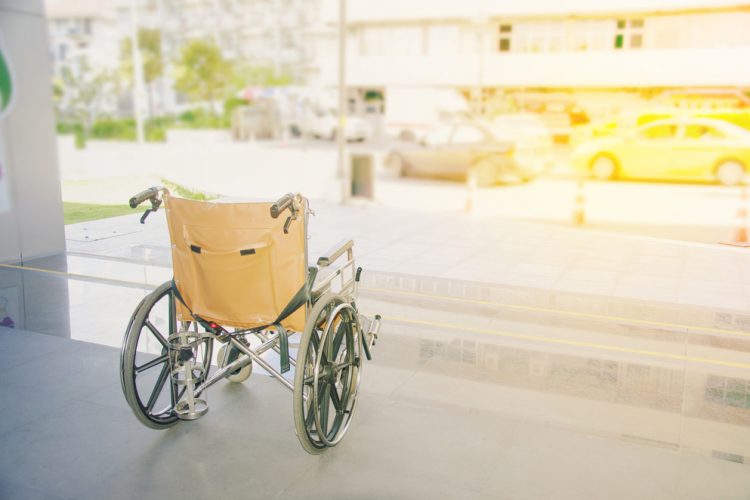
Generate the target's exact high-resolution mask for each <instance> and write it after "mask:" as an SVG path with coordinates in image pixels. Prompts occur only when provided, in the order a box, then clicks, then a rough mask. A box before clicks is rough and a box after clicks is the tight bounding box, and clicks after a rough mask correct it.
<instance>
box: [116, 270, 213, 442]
mask: <svg viewBox="0 0 750 500" xmlns="http://www.w3.org/2000/svg"><path fill="white" fill-rule="evenodd" d="M193 325H195V323H193ZM179 326H182V328H183V330H186V329H187V327H189V326H190V323H182V325H179ZM177 331H178V323H177V320H176V314H175V297H174V295H173V293H172V288H171V282H167V283H164V284H163V285H161V286H159V287H158V288H157V289H156V290H154V291H153V292H152V293H151V294H149V295H148V296H147V297H146V298H145V299H143V301H141V303H140V304H139V305H138V307H137V308H136V310H135V312H134V313H133V316H132V318H131V319H130V324H129V325H128V330H127V332H126V333H125V339H124V340H123V344H122V350H121V351H120V381H121V384H122V389H123V392H124V394H125V399H126V401H127V402H128V405H130V408H131V409H132V410H133V413H134V414H135V416H136V417H137V418H138V420H139V421H140V422H141V423H143V424H144V425H146V426H148V427H151V428H152V429H163V428H167V427H171V426H172V425H174V424H176V423H177V421H178V417H177V414H176V413H175V411H174V409H175V405H176V404H177V403H178V402H179V401H180V399H181V398H182V396H183V395H184V393H185V386H184V385H179V384H177V383H175V381H174V380H173V378H172V373H171V371H172V369H171V368H172V366H173V364H174V359H170V356H176V355H177V353H178V352H179V351H175V350H171V349H170V346H169V338H170V336H171V335H173V334H175V333H176V332H177ZM212 349H213V339H211V338H205V339H203V340H202V341H200V342H197V343H196V346H195V347H194V348H193V354H192V355H193V357H194V359H195V360H196V362H197V363H198V364H199V365H200V366H202V367H204V368H203V371H202V372H201V373H196V374H195V377H196V380H197V382H196V387H200V383H201V382H202V381H204V380H205V379H206V377H207V376H208V370H209V367H210V366H211V353H212Z"/></svg>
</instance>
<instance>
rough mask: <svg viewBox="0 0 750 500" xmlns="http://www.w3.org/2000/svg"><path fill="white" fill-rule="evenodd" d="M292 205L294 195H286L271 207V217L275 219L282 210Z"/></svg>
mask: <svg viewBox="0 0 750 500" xmlns="http://www.w3.org/2000/svg"><path fill="white" fill-rule="evenodd" d="M293 204H294V193H287V194H285V195H284V196H282V197H281V198H279V199H278V200H276V202H275V203H274V204H273V205H271V217H273V218H274V219H276V218H277V217H278V216H279V215H280V214H281V213H282V212H283V211H284V210H286V209H288V208H290V207H292V205H293Z"/></svg>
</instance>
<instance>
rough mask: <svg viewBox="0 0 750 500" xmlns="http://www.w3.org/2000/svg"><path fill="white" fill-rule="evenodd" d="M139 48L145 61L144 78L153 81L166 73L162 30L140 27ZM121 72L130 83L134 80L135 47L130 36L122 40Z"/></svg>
mask: <svg viewBox="0 0 750 500" xmlns="http://www.w3.org/2000/svg"><path fill="white" fill-rule="evenodd" d="M138 49H139V50H140V51H141V59H142V61H143V80H144V81H145V82H146V83H151V82H153V81H154V80H156V79H157V78H159V77H160V76H161V75H162V74H163V73H164V58H163V57H162V52H161V31H159V30H158V29H148V28H140V29H139V30H138ZM120 73H121V75H122V76H123V77H124V79H125V80H126V81H127V82H128V84H130V85H132V82H133V48H132V42H131V40H130V38H123V39H122V40H121V41H120Z"/></svg>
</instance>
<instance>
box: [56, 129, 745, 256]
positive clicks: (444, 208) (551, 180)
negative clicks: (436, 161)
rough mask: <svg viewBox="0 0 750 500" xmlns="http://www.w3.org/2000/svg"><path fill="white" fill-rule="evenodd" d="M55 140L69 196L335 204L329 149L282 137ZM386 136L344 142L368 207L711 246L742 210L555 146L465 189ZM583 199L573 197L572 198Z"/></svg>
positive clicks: (701, 188) (697, 190) (708, 193)
mask: <svg viewBox="0 0 750 500" xmlns="http://www.w3.org/2000/svg"><path fill="white" fill-rule="evenodd" d="M67 139H68V138H67V137H64V138H62V141H61V143H60V149H59V150H60V163H61V177H62V180H63V197H64V199H65V200H66V201H82V202H90V203H113V204H114V203H116V204H121V203H123V202H124V201H125V200H127V199H128V198H129V197H130V196H131V195H132V194H133V193H134V192H136V191H138V190H140V189H143V188H144V187H145V186H148V185H153V184H155V183H159V182H161V179H168V180H170V181H172V182H177V183H179V184H181V185H184V186H186V187H188V188H190V189H192V190H197V191H205V192H208V193H213V194H217V195H221V196H231V197H268V196H269V195H271V194H277V193H282V192H286V191H289V190H290V189H293V190H295V191H300V192H303V193H305V194H306V195H307V196H309V197H310V198H311V199H313V200H315V199H321V200H326V201H338V200H339V199H340V196H341V191H342V189H345V188H342V186H341V181H340V180H339V178H338V176H337V164H338V161H337V152H336V145H335V143H333V142H331V141H320V140H289V141H278V142H255V143H232V142H208V143H201V142H200V141H189V142H185V143H179V144H175V143H172V144H170V143H166V144H146V145H142V146H137V145H135V144H132V143H124V142H93V141H92V142H90V143H89V145H88V147H87V148H86V149H85V150H76V149H74V148H73V147H72V144H70V143H69V141H68V140H67ZM389 148H390V144H389V143H388V142H386V141H384V140H381V141H375V142H366V143H353V144H348V145H347V151H348V152H349V153H351V154H360V155H362V154H364V155H368V156H369V155H371V156H372V158H373V161H374V165H375V175H374V179H373V182H374V185H373V188H374V199H373V200H371V201H370V202H368V203H365V204H366V205H368V206H371V207H372V208H373V209H377V208H378V207H390V208H397V209H404V210H410V211H411V210H413V211H420V212H424V211H427V212H436V213H441V212H449V213H466V214H467V215H469V216H472V217H487V218H488V220H491V219H492V218H494V217H504V218H510V219H516V220H522V221H529V222H535V223H543V224H554V225H566V226H573V225H574V223H573V218H574V217H573V215H574V211H575V210H576V209H577V208H581V209H583V211H584V214H585V224H583V225H580V226H579V227H581V228H582V229H585V230H601V231H612V232H618V233H624V234H629V235H640V236H648V237H657V238H667V239H678V240H685V241H691V242H699V243H709V244H713V243H716V242H718V241H720V240H722V239H726V238H728V237H729V236H730V234H731V232H732V228H733V227H734V225H735V224H736V223H737V217H736V214H737V211H738V209H739V208H740V207H741V206H742V201H741V188H738V187H726V186H720V185H717V184H709V183H675V182H655V181H654V182H648V181H641V182H638V181H590V180H587V181H586V182H584V183H583V184H580V183H579V176H578V174H577V173H576V172H575V171H574V170H573V169H572V168H570V166H569V163H568V155H569V151H568V150H566V149H565V148H558V149H557V151H556V154H555V158H554V161H553V163H552V165H551V167H550V168H549V169H548V170H547V171H546V172H545V173H543V174H541V175H540V176H539V177H537V178H536V179H535V180H534V181H532V182H528V183H511V184H500V185H496V186H493V187H487V188H480V189H476V190H474V191H473V193H471V197H472V203H471V205H472V210H471V211H470V212H467V211H466V207H467V199H468V197H469V196H470V192H469V190H468V189H467V185H466V184H465V183H462V182H451V181H441V180H435V179H426V178H403V177H400V176H398V175H396V174H394V172H392V171H390V170H389V169H388V168H387V167H386V166H385V165H384V164H383V159H384V157H385V156H386V154H387V152H388V150H389ZM578 196H582V199H581V200H582V201H580V203H577V197H578Z"/></svg>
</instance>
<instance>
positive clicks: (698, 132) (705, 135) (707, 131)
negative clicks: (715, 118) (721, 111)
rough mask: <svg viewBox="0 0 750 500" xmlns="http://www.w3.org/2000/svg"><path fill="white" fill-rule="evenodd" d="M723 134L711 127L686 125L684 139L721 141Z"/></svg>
mask: <svg viewBox="0 0 750 500" xmlns="http://www.w3.org/2000/svg"><path fill="white" fill-rule="evenodd" d="M723 137H724V134H722V133H721V132H719V131H718V130H716V129H715V128H713V127H708V126H705V125H688V126H686V127H685V138H686V139H721V138H723Z"/></svg>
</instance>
